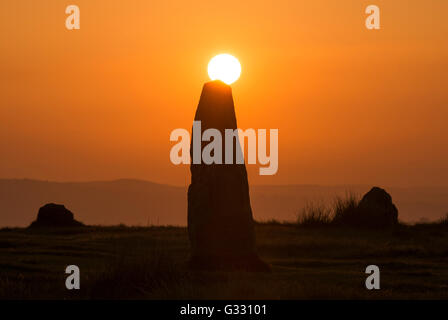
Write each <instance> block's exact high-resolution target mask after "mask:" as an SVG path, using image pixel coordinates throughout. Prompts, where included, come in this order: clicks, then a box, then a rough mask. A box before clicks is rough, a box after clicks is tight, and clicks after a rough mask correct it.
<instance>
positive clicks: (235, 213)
mask: <svg viewBox="0 0 448 320" xmlns="http://www.w3.org/2000/svg"><path fill="white" fill-rule="evenodd" d="M195 121H201V131H202V132H203V131H204V130H207V129H210V128H214V129H217V130H219V131H220V132H221V135H222V137H225V135H224V131H225V129H236V128H237V122H236V116H235V109H234V104H233V97H232V89H231V87H230V86H228V85H226V84H224V83H223V82H221V81H212V82H208V83H206V84H205V85H204V87H203V90H202V94H201V98H200V101H199V105H198V107H197V110H196V115H195ZM202 132H201V135H202ZM223 140H224V139H223ZM194 142H195V140H194V139H192V142H191V148H190V155H191V157H192V159H193V148H194ZM201 143H202V145H201V150H202V148H203V147H204V146H205V145H206V144H207V143H208V142H205V143H204V142H201ZM237 148H240V145H239V142H238V139H234V145H233V155H234V162H233V164H224V162H225V161H224V159H225V158H224V155H225V152H224V149H225V147H224V143H223V145H222V149H223V150H222V157H223V159H222V163H223V164H205V163H202V162H201V163H200V164H194V163H193V162H192V163H191V166H190V171H191V184H190V186H189V188H188V232H189V238H190V243H191V249H192V257H191V261H190V262H191V263H190V265H191V267H192V268H195V269H245V270H249V271H267V270H269V268H268V266H267V265H266V264H265V263H263V262H262V261H261V260H260V259H259V258H258V256H257V254H256V252H255V243H254V242H255V240H254V223H253V218H252V209H251V205H250V197H249V183H248V179H247V172H246V166H245V164H244V163H243V164H236V161H235V155H236V151H237Z"/></svg>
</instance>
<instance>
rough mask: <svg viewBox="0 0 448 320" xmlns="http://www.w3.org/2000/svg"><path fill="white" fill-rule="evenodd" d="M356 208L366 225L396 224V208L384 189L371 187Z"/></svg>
mask: <svg viewBox="0 0 448 320" xmlns="http://www.w3.org/2000/svg"><path fill="white" fill-rule="evenodd" d="M358 210H359V212H360V214H361V215H362V216H363V218H364V220H365V221H368V225H370V226H376V227H382V226H394V225H397V224H398V210H397V207H396V206H395V205H394V203H393V202H392V197H391V196H390V194H389V193H387V192H386V190H384V189H381V188H378V187H373V188H372V189H371V190H370V191H369V192H367V193H366V194H365V195H364V196H363V197H362V199H361V201H360V202H359V204H358Z"/></svg>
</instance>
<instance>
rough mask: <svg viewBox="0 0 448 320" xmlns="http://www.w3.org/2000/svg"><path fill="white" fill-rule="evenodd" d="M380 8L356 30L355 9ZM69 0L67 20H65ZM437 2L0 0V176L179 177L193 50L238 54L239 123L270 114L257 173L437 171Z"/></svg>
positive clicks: (309, 178) (441, 76) (395, 176)
mask: <svg viewBox="0 0 448 320" xmlns="http://www.w3.org/2000/svg"><path fill="white" fill-rule="evenodd" d="M373 3H374V4H376V5H378V6H379V7H380V9H381V30H379V31H372V30H367V29H366V28H365V25H364V21H365V18H366V15H365V14H364V9H365V7H366V6H367V5H369V4H373ZM70 4H77V5H78V6H79V7H80V10H81V29H80V30H75V31H68V30H66V29H65V18H66V14H65V7H66V6H67V5H70ZM447 12H448V2H447V1H444V0H432V1H417V0H403V1H399V0H395V1H377V0H375V1H359V0H342V1H341V0H339V1H336V0H313V1H311V0H306V1H285V0H275V1H274V0H273V1H260V0H257V1H249V0H247V1H241V0H235V1H234V0H228V1H225V2H222V1H144V0H141V1H137V0H126V1H125V0H115V1H112V0H107V1H106V0H95V1H91V0H71V1H62V0H42V1H35V0H21V1H2V2H1V3H0V150H1V153H0V178H36V179H48V180H60V181H66V180H77V181H79V180H102V179H115V178H124V177H126V178H140V179H148V180H153V181H156V182H161V183H169V184H178V185H184V184H187V183H188V182H189V171H188V167H185V166H184V167H177V166H174V165H173V164H171V162H170V160H169V151H170V148H171V147H172V145H173V144H172V143H171V142H170V141H169V135H170V132H171V131H172V130H173V129H175V128H190V127H191V124H192V120H193V117H194V112H195V108H196V106H197V103H198V99H199V95H200V92H201V88H202V85H203V83H204V82H205V81H208V75H207V63H208V62H209V60H210V59H211V58H212V57H213V56H215V55H216V54H218V53H222V52H227V53H230V54H233V55H234V56H236V57H238V59H239V61H240V62H241V65H242V67H243V69H244V72H243V73H242V74H241V78H240V79H239V80H238V81H237V82H236V83H235V84H233V85H232V87H233V94H234V99H235V105H236V112H237V117H238V125H239V127H240V128H242V129H246V128H255V129H257V128H266V129H269V128H277V129H279V171H278V174H277V175H275V176H264V177H260V176H259V175H258V174H257V172H258V167H254V168H252V167H251V168H249V174H250V175H249V178H250V182H251V183H257V184H271V183H275V184H289V183H299V184H303V183H313V184H314V183H316V184H369V185H371V184H379V185H399V186H408V185H448V148H447V138H448V126H447V124H446V123H447V121H448V90H447V83H448V81H447V73H448V72H447V70H448V41H447V39H448V37H447V36H448V22H447V21H446V14H447Z"/></svg>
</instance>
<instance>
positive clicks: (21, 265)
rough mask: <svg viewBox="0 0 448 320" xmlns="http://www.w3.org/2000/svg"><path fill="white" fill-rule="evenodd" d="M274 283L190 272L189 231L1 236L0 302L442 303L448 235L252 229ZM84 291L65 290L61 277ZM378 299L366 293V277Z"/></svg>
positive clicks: (447, 288)
mask: <svg viewBox="0 0 448 320" xmlns="http://www.w3.org/2000/svg"><path fill="white" fill-rule="evenodd" d="M256 235H257V243H258V252H259V254H260V256H261V257H262V259H264V260H265V261H266V262H268V263H269V264H271V266H272V272H271V273H253V274H248V273H238V272H235V273H225V272H209V273H207V272H206V273H198V272H190V271H188V270H187V268H186V263H187V260H188V257H189V247H188V238H187V231H186V229H185V228H170V227H150V228H129V227H91V228H87V229H79V230H59V231H51V232H48V231H44V230H41V231H30V230H26V229H3V230H0V299H30V298H31V299H50V298H56V299H79V298H81V299H95V298H96V299H98V298H99V299H101V298H112V299H166V298H167V299H347V298H354V299H441V298H443V299H448V228H447V227H446V226H443V225H420V226H413V227H406V226H400V227H399V228H398V229H395V230H393V231H392V230H389V231H382V232H378V231H374V230H355V229H344V228H338V227H334V226H332V227H329V226H326V227H315V228H309V227H308V228H306V227H298V226H295V225H280V224H259V225H257V226H256ZM70 264H75V265H77V266H79V268H80V270H81V290H71V291H69V290H67V289H65V278H66V275H65V273H64V271H65V267H66V266H67V265H70ZM370 264H376V265H378V266H379V267H380V269H381V290H377V291H375V290H372V291H369V290H367V289H365V286H364V281H365V278H366V276H367V275H366V274H365V273H364V272H365V268H366V266H367V265H370Z"/></svg>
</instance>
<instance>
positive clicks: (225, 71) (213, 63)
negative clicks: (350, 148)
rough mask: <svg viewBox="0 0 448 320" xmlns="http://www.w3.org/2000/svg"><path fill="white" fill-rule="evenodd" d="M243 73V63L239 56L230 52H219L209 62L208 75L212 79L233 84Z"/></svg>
mask: <svg viewBox="0 0 448 320" xmlns="http://www.w3.org/2000/svg"><path fill="white" fill-rule="evenodd" d="M240 74H241V64H240V62H239V61H238V59H237V58H235V57H234V56H232V55H230V54H226V53H224V54H219V55H217V56H215V57H213V58H212V60H210V62H209V63H208V75H209V77H210V79H212V80H221V81H222V82H224V83H226V84H232V83H234V82H235V81H236V80H238V78H239V77H240Z"/></svg>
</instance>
